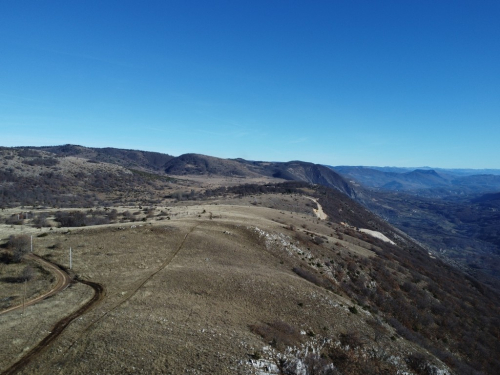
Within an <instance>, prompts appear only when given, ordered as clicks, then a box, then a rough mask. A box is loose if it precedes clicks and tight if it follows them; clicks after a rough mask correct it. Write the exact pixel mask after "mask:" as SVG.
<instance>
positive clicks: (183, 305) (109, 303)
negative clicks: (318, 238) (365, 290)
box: [0, 197, 399, 374]
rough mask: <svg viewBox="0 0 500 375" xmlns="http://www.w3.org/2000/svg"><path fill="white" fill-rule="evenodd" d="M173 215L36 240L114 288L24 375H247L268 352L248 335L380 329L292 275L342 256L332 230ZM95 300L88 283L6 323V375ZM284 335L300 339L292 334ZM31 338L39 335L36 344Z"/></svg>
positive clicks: (251, 211) (196, 213)
mask: <svg viewBox="0 0 500 375" xmlns="http://www.w3.org/2000/svg"><path fill="white" fill-rule="evenodd" d="M275 198H276V200H275V202H277V197H275ZM164 209H166V208H165V207H161V208H158V210H157V212H160V211H161V210H164ZM168 212H169V215H170V217H171V219H170V220H162V221H156V220H154V221H153V220H151V221H150V222H146V223H128V224H114V225H107V226H103V227H97V228H83V229H71V231H70V232H67V230H66V229H64V230H54V231H51V232H49V233H50V234H49V235H48V236H46V237H40V238H39V237H37V238H36V249H37V250H36V251H37V253H38V254H39V255H42V256H45V257H47V258H48V259H51V260H52V261H54V262H56V263H58V264H61V265H63V266H65V265H67V264H68V249H69V247H72V249H73V256H74V257H73V267H74V269H73V272H74V273H76V274H78V275H79V276H80V277H82V278H85V279H88V280H92V281H94V282H98V283H101V284H102V285H104V286H105V289H106V297H105V299H104V300H103V302H102V303H101V304H100V305H98V306H97V307H95V308H94V309H93V310H91V311H90V312H88V313H87V314H85V315H84V316H82V317H81V318H80V319H77V320H76V321H74V322H73V323H72V324H71V325H70V326H69V327H68V328H67V329H66V331H65V332H63V334H62V335H61V336H60V337H59V338H58V340H57V341H56V342H55V343H54V344H53V345H51V346H50V347H49V348H48V349H47V350H46V351H45V352H43V353H42V355H41V356H39V357H38V358H37V360H35V361H34V362H33V363H31V364H30V365H29V366H28V367H26V368H25V369H24V372H23V373H26V374H28V373H39V374H85V373H89V371H90V372H92V373H103V372H106V373H147V374H150V373H172V374H177V373H181V372H184V371H188V372H191V373H211V374H234V373H242V374H244V373H251V372H252V371H253V370H252V367H250V366H249V364H248V362H247V360H248V358H249V355H251V354H252V353H255V352H256V351H259V350H261V349H262V347H263V346H265V345H266V343H265V342H263V341H262V338H261V335H259V334H255V333H252V331H251V330H250V329H249V326H255V327H257V326H263V325H265V324H266V323H267V324H268V326H270V327H272V329H274V330H275V331H276V332H277V334H276V335H275V336H277V338H278V340H281V343H283V345H284V346H286V345H287V344H289V343H288V341H286V340H284V339H283V337H285V338H286V337H289V336H290V337H293V338H294V340H295V341H294V342H297V343H300V342H301V341H307V340H309V339H311V337H309V336H308V335H305V336H302V335H297V332H299V331H303V332H315V333H318V334H324V335H331V334H334V333H335V332H344V331H346V330H347V331H349V330H350V329H351V328H352V329H357V327H358V328H359V327H363V326H364V327H367V328H366V329H368V330H371V328H369V327H368V326H366V325H365V324H364V319H365V314H366V313H365V312H362V313H360V314H356V315H355V314H352V313H351V312H349V310H348V306H351V305H352V302H351V301H350V300H349V299H347V298H345V297H342V296H340V295H336V294H334V293H332V292H329V291H327V290H326V289H324V288H321V287H318V286H316V285H314V284H312V283H310V282H308V281H307V280H304V279H303V278H301V277H299V276H297V275H296V274H295V273H294V272H293V271H292V268H293V266H294V265H296V264H301V265H303V266H304V267H309V265H308V262H309V263H313V264H316V263H317V262H318V261H317V260H316V258H317V259H319V257H320V256H321V253H328V252H329V254H330V255H329V256H333V255H331V254H333V247H334V245H333V241H332V240H331V239H332V238H333V237H331V236H330V235H331V234H332V228H331V227H330V226H329V225H328V224H327V223H325V222H321V221H318V220H317V219H316V218H315V217H314V216H312V215H309V214H305V213H302V214H298V213H293V212H292V213H290V212H288V213H285V212H284V211H280V210H276V209H271V208H266V207H256V206H253V205H251V202H249V205H248V206H245V205H242V206H234V205H222V204H218V205H191V206H181V205H178V206H176V207H169V208H168ZM210 213H212V215H211V216H212V219H210V215H209V214H210ZM290 223H291V224H293V225H294V226H295V227H297V228H300V227H301V225H303V224H305V225H307V227H308V229H310V230H311V231H314V232H315V233H318V234H320V235H322V236H325V237H326V238H328V239H329V241H328V243H325V244H323V245H325V246H323V245H322V246H319V245H316V244H314V243H313V242H307V243H302V242H300V241H299V242H297V241H296V240H295V239H294V237H293V236H294V235H295V233H296V232H294V231H291V230H290ZM255 228H259V229H260V230H261V231H262V233H268V234H270V235H279V234H280V233H283V235H284V236H285V237H284V238H288V240H287V241H290V242H291V243H295V244H297V245H298V246H303V249H304V251H308V252H309V253H311V256H312V257H313V258H312V260H309V261H302V260H301V255H299V254H297V253H294V252H288V251H287V250H286V249H285V247H283V246H281V245H280V243H279V241H278V242H272V241H270V240H269V239H268V237H266V236H263V235H262V234H259V232H257V231H256V229H255ZM300 230H302V229H300ZM271 237H272V236H271ZM306 237H307V236H306ZM280 238H281V237H280ZM273 241H274V240H273ZM345 242H346V244H347V241H345ZM54 245H57V246H54ZM307 246H309V248H310V250H307ZM346 246H347V245H346ZM355 246H357V245H355ZM358 247H359V246H358ZM365 251H366V250H365ZM327 255H328V254H327ZM314 269H315V266H312V268H311V270H313V271H311V272H318V271H319V270H318V271H314ZM90 294H91V292H90V290H89V289H87V288H86V287H85V286H83V285H80V284H78V285H75V286H72V287H71V288H69V289H68V290H67V291H65V292H63V294H61V295H58V296H55V297H52V298H50V299H49V300H46V301H44V302H42V303H41V304H39V305H37V306H34V307H33V309H32V310H30V311H29V316H25V317H24V318H23V317H22V316H20V315H19V314H12V315H9V316H5V317H1V318H0V323H2V324H0V337H1V338H2V342H3V343H4V344H3V345H4V347H5V348H2V349H5V350H6V352H5V353H10V354H9V355H4V356H2V357H1V358H0V369H1V368H5V367H6V366H7V365H8V364H9V363H12V361H13V359H15V358H18V357H19V356H21V355H22V353H23V351H25V350H27V349H28V348H30V347H31V346H32V345H34V343H35V342H36V340H37V338H38V339H39V338H40V337H42V336H43V332H45V331H46V330H49V329H50V327H51V325H53V324H54V322H55V321H56V320H57V319H59V318H60V317H61V316H64V315H67V314H68V313H69V312H70V311H73V310H74V309H76V307H77V306H78V305H79V304H81V303H83V302H84V300H85V299H86V298H87V299H88V298H89V296H90ZM7 322H8V324H6V323H7ZM41 322H43V324H41ZM276 322H280V324H281V325H276V324H275V323H276ZM21 327H22V328H21ZM30 327H31V328H30ZM41 327H43V328H41ZM276 327H278V328H276ZM283 327H294V331H293V332H292V333H283V332H282V331H283V329H282V328H283ZM31 331H35V332H36V334H35V335H32V336H30V338H29V340H28V336H29V335H30V334H29V332H31ZM276 332H275V333H276ZM398 345H399V342H398ZM2 353H3V352H2Z"/></svg>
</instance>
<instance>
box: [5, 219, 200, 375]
mask: <svg viewBox="0 0 500 375" xmlns="http://www.w3.org/2000/svg"><path fill="white" fill-rule="evenodd" d="M197 226H198V224H197V225H195V226H193V227H192V228H191V230H190V231H189V232H188V233H186V235H185V236H184V238H183V240H182V242H181V243H180V245H179V246H178V247H177V249H176V250H175V252H174V253H173V254H171V255H170V256H169V257H168V258H167V259H165V261H164V262H163V263H162V264H161V265H160V267H159V268H158V269H157V270H156V271H155V272H153V273H151V274H150V275H149V276H148V277H146V278H145V279H144V280H142V281H141V282H139V283H138V285H137V286H136V287H135V288H134V289H133V291H132V292H131V293H130V294H129V295H128V296H127V297H126V298H124V299H123V300H121V301H120V302H119V303H118V304H116V305H115V306H114V307H112V308H111V309H110V310H108V311H107V312H105V313H104V314H103V315H102V316H100V317H99V318H98V319H96V320H95V321H93V322H92V323H91V324H89V325H88V326H87V327H86V328H85V329H84V330H83V331H82V333H81V334H80V337H81V336H82V335H83V334H84V333H85V332H87V331H88V330H89V329H90V328H91V327H92V326H94V325H95V324H96V323H97V322H99V321H100V320H102V319H103V318H104V317H106V316H107V315H108V314H109V313H110V312H112V311H113V310H115V309H116V308H118V307H119V306H121V305H122V304H124V303H125V302H126V301H128V300H129V299H130V298H131V297H132V296H134V295H135V294H136V293H137V291H138V290H139V289H140V288H141V287H142V286H143V285H144V284H145V283H146V282H148V281H149V280H151V278H153V276H155V275H156V274H157V273H158V272H160V271H161V270H163V269H164V268H166V267H167V266H168V265H169V264H170V263H171V262H172V260H173V259H174V258H175V257H176V255H177V254H178V253H179V251H180V250H181V249H182V247H183V246H184V243H185V242H186V239H187V237H188V236H189V234H191V233H192V232H193V231H194V230H195V229H196V227H197ZM32 256H34V257H36V258H38V260H41V261H43V262H44V264H46V265H48V266H50V267H51V269H57V271H58V273H57V274H59V273H61V274H63V275H64V279H66V278H67V280H68V283H69V282H70V281H71V279H70V278H69V275H68V274H67V273H65V272H64V271H62V270H61V269H60V268H59V267H57V266H56V265H55V264H53V263H50V262H48V261H46V260H44V259H42V258H40V257H38V256H36V255H32ZM76 281H78V282H81V283H83V284H86V285H88V286H90V287H91V288H92V289H94V296H93V297H92V298H91V299H90V300H89V301H88V302H87V303H86V304H85V305H83V306H82V307H80V308H79V309H78V310H77V311H75V312H73V313H72V314H70V315H68V316H67V317H65V318H63V319H62V320H60V321H59V322H57V323H56V324H55V326H54V327H53V328H52V330H51V333H50V334H49V335H47V336H46V337H45V338H44V339H43V340H42V341H40V342H39V343H38V344H37V345H36V346H35V347H34V348H33V349H31V350H30V351H29V352H28V353H26V355H24V356H23V357H22V358H21V359H19V360H18V361H17V362H16V363H14V364H13V365H12V366H10V367H9V368H8V369H6V370H5V371H4V372H2V375H11V374H15V373H17V372H18V371H20V370H21V369H22V368H23V367H24V366H26V365H27V364H28V363H29V362H30V361H31V360H33V359H34V358H35V357H36V356H37V355H39V354H40V353H41V352H42V351H43V350H44V349H45V348H46V347H47V346H48V345H50V344H51V343H52V342H53V341H54V340H55V339H56V338H57V337H58V336H59V335H60V334H61V333H62V332H63V331H64V329H65V328H66V327H67V326H68V325H69V324H70V323H71V322H72V321H73V320H75V319H76V318H78V317H79V316H81V315H83V314H84V313H85V312H86V311H87V310H89V309H90V308H91V307H93V306H94V304H97V303H99V302H100V301H101V300H102V299H103V297H104V295H105V292H104V288H103V286H102V285H100V284H98V283H94V282H91V281H86V280H76ZM57 284H59V283H57ZM66 285H67V284H64V282H63V285H62V286H61V287H58V288H57V290H55V289H56V288H55V287H54V288H53V289H52V290H50V291H49V292H48V293H46V294H44V295H43V296H40V297H37V298H36V299H34V300H31V301H30V302H32V303H31V304H33V303H36V302H37V301H40V300H43V299H44V298H47V297H48V296H50V295H53V294H55V293H57V292H58V291H60V290H63V289H64V288H66ZM35 300H36V301H35ZM25 306H26V304H25ZM20 307H21V308H22V305H21V306H20ZM15 308H19V306H15ZM9 311H12V309H9ZM4 312H6V311H5V310H4ZM77 341H78V339H77V340H75V341H74V342H73V344H71V345H70V346H69V347H68V349H67V350H66V352H67V351H68V350H69V349H71V347H72V346H73V345H74V344H75V343H76V342H77Z"/></svg>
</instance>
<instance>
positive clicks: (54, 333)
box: [2, 257, 104, 375]
mask: <svg viewBox="0 0 500 375" xmlns="http://www.w3.org/2000/svg"><path fill="white" fill-rule="evenodd" d="M37 258H38V259H41V260H42V261H43V262H44V263H45V264H50V265H51V268H56V269H57V270H58V271H59V272H61V273H63V274H64V275H65V278H67V279H68V280H70V278H69V275H68V274H67V273H66V272H64V271H62V270H61V269H60V268H59V267H57V266H56V265H55V264H52V263H50V262H47V261H46V260H43V259H42V258H40V257H37ZM77 281H78V282H80V283H82V284H85V285H88V286H90V287H91V288H92V289H94V295H93V297H92V298H91V299H90V300H89V301H88V302H87V303H86V304H85V305H83V306H82V307H80V308H79V309H78V310H77V311H75V312H73V313H71V314H70V315H68V316H67V317H65V318H63V319H61V320H60V321H59V322H57V323H56V324H55V325H54V327H53V328H52V330H51V332H50V334H49V335H47V336H45V338H44V339H43V340H42V341H40V342H39V343H38V344H37V345H36V346H35V347H34V348H33V349H31V350H30V351H29V352H28V353H26V354H25V355H24V356H23V357H22V358H21V359H19V360H18V361H17V362H16V363H14V364H13V365H12V366H10V367H9V368H8V369H6V370H5V371H4V372H2V375H10V374H15V373H17V372H18V371H20V370H21V369H22V368H23V367H24V366H26V365H27V364H28V363H29V362H30V361H31V360H33V359H34V358H35V357H36V356H37V355H39V354H40V353H41V352H42V351H43V350H44V349H45V348H46V347H47V346H48V345H50V344H51V343H52V342H53V341H54V340H55V339H56V338H57V337H58V336H59V335H60V334H61V333H62V332H63V331H64V329H65V328H66V327H67V326H68V325H69V324H70V323H71V322H72V321H73V320H75V319H76V318H78V317H79V316H81V315H83V314H84V313H85V312H86V311H87V310H89V309H90V308H91V307H93V306H94V305H95V304H97V303H99V302H100V301H101V300H102V298H103V297H104V288H103V286H102V285H100V284H97V283H93V282H91V281H86V280H77ZM66 285H67V284H66ZM66 285H64V286H63V287H62V288H61V289H58V290H56V291H54V289H52V290H51V291H50V292H49V293H47V294H45V295H43V296H40V297H43V298H41V299H44V298H47V297H48V296H49V295H53V294H55V293H57V292H58V291H59V290H63V289H64V288H65V287H66ZM40 297H38V298H36V299H35V300H38V299H39V298H40ZM35 300H31V302H33V301H35ZM36 302H37V301H35V302H33V303H36ZM33 303H31V304H33ZM21 307H22V306H21ZM16 308H18V306H16Z"/></svg>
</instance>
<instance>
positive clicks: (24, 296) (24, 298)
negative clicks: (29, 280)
mask: <svg viewBox="0 0 500 375" xmlns="http://www.w3.org/2000/svg"><path fill="white" fill-rule="evenodd" d="M25 300H26V280H24V292H23V316H24V301H25Z"/></svg>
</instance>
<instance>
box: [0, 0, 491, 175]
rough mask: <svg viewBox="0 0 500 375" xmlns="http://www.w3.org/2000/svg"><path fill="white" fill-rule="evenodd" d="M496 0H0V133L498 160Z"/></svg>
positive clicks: (99, 143)
mask: <svg viewBox="0 0 500 375" xmlns="http://www.w3.org/2000/svg"><path fill="white" fill-rule="evenodd" d="M499 20H500V2H498V1H453V2H451V1H421V0H419V1H417V0H408V1H406V0H404V1H402V0H397V1H372V0H370V1H356V0H354V1H333V0H332V1H291V0H290V1H273V0H268V1H255V0H254V1H243V0H241V1H234V0H232V1H188V0H184V1H90V0H85V1H77V0H75V1H67V0H65V1H23V0H12V1H11V0H6V1H2V2H0V51H1V53H0V131H1V132H0V134H1V135H0V137H1V138H0V139H1V141H0V145H2V146H22V145H35V146H39V145H58V144H66V143H72V144H80V145H84V146H92V147H118V148H130V149H140V150H149V151H159V152H164V153H168V154H171V155H180V154H182V153H187V152H196V153H202V154H208V155H212V156H218V157H227V158H236V157H242V158H246V159H252V160H273V161H288V160H304V161H311V162H315V163H322V164H330V165H379V166H433V167H445V168H453V167H463V168H500V22H499Z"/></svg>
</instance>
